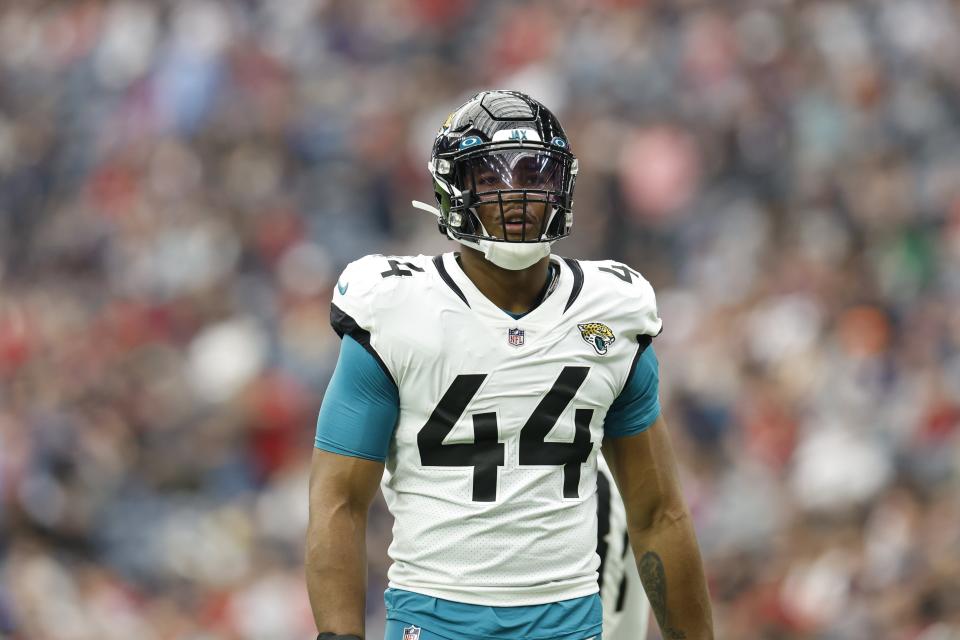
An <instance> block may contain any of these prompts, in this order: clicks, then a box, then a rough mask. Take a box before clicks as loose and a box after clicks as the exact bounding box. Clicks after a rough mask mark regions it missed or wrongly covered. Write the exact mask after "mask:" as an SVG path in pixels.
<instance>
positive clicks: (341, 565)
mask: <svg viewBox="0 0 960 640" xmlns="http://www.w3.org/2000/svg"><path fill="white" fill-rule="evenodd" d="M366 530H367V514H366V511H364V512H363V513H357V512H356V510H354V509H352V508H351V507H350V506H348V505H340V506H336V507H331V508H330V509H326V510H323V511H320V510H311V513H310V525H309V527H308V529H307V544H306V574H307V575H306V578H307V592H308V593H309V595H310V606H311V608H312V609H313V618H314V620H315V621H316V623H317V629H318V630H319V631H321V632H322V631H333V632H336V633H341V634H355V635H359V636H360V637H363V630H364V629H363V627H364V605H365V600H366V589H367V584H366V583H367V552H366Z"/></svg>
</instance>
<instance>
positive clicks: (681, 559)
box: [603, 416, 713, 640]
mask: <svg viewBox="0 0 960 640" xmlns="http://www.w3.org/2000/svg"><path fill="white" fill-rule="evenodd" d="M603 455H604V457H605V458H606V460H607V462H608V464H609V465H610V468H611V470H612V471H613V476H614V478H615V479H616V482H617V487H618V488H619V489H620V493H621V494H622V496H623V503H624V506H625V508H626V512H627V530H628V532H629V535H630V543H631V546H632V547H633V553H634V555H635V556H636V558H637V570H638V571H639V573H640V579H641V581H642V582H643V587H644V590H645V591H646V593H647V598H648V599H649V600H650V606H651V608H652V609H653V613H654V615H655V616H656V618H657V622H658V623H659V625H660V631H661V633H662V635H663V637H664V638H666V639H668V640H669V639H675V638H685V639H687V640H700V639H712V638H713V621H712V614H711V610H710V599H709V595H708V592H707V583H706V578H705V576H704V571H703V561H702V560H701V557H700V549H699V547H698V546H697V538H696V534H695V533H694V529H693V523H692V521H691V518H690V512H689V511H688V510H687V506H686V504H685V503H684V500H683V494H682V492H681V489H680V482H679V480H678V476H677V465H676V461H675V459H674V455H673V448H672V447H671V446H670V438H669V435H668V433H667V427H666V423H665V421H664V419H663V417H662V416H658V417H657V418H656V419H655V420H654V422H653V424H652V425H651V426H650V427H649V428H647V429H646V430H644V431H642V432H640V433H638V434H636V435H630V436H625V437H620V438H605V439H604V444H603Z"/></svg>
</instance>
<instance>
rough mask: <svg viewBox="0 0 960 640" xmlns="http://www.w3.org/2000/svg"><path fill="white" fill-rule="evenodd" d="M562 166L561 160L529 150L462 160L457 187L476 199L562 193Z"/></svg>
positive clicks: (489, 153)
mask: <svg viewBox="0 0 960 640" xmlns="http://www.w3.org/2000/svg"><path fill="white" fill-rule="evenodd" d="M565 164H566V163H564V162H563V160H561V158H560V157H558V156H555V155H552V154H549V153H543V152H538V151H532V150H525V149H523V150H517V149H510V150H503V151H491V152H488V153H486V154H484V155H480V156H477V157H475V158H468V159H466V160H464V161H463V162H462V163H461V165H460V167H461V174H460V176H459V178H460V180H459V181H460V183H461V184H460V185H459V187H460V188H461V189H464V190H469V191H473V192H474V193H475V194H477V195H478V196H481V197H482V196H483V194H484V193H488V192H494V193H495V192H497V191H503V190H510V191H515V190H534V191H553V192H560V191H563V185H564V181H565V179H566V173H567V172H566V170H565Z"/></svg>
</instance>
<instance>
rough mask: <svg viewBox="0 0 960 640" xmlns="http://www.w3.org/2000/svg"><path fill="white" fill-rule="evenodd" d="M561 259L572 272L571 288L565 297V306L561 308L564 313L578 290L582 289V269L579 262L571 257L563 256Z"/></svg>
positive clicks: (576, 295)
mask: <svg viewBox="0 0 960 640" xmlns="http://www.w3.org/2000/svg"><path fill="white" fill-rule="evenodd" d="M563 261H564V262H566V263H567V266H568V267H570V271H572V272H573V288H572V289H571V290H570V297H569V298H567V306H565V307H564V308H563V312H564V313H566V312H567V309H569V308H570V305H572V304H573V301H574V300H576V299H577V297H578V296H579V295H580V291H581V290H582V289H583V269H582V268H581V267H580V263H579V262H577V261H576V260H574V259H573V258H564V259H563Z"/></svg>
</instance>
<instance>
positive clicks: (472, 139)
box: [459, 136, 483, 149]
mask: <svg viewBox="0 0 960 640" xmlns="http://www.w3.org/2000/svg"><path fill="white" fill-rule="evenodd" d="M482 142H483V140H481V139H480V137H479V136H467V137H466V138H464V139H463V140H461V141H460V146H459V148H460V149H466V148H467V147H475V146H477V145H478V144H481V143H482Z"/></svg>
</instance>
